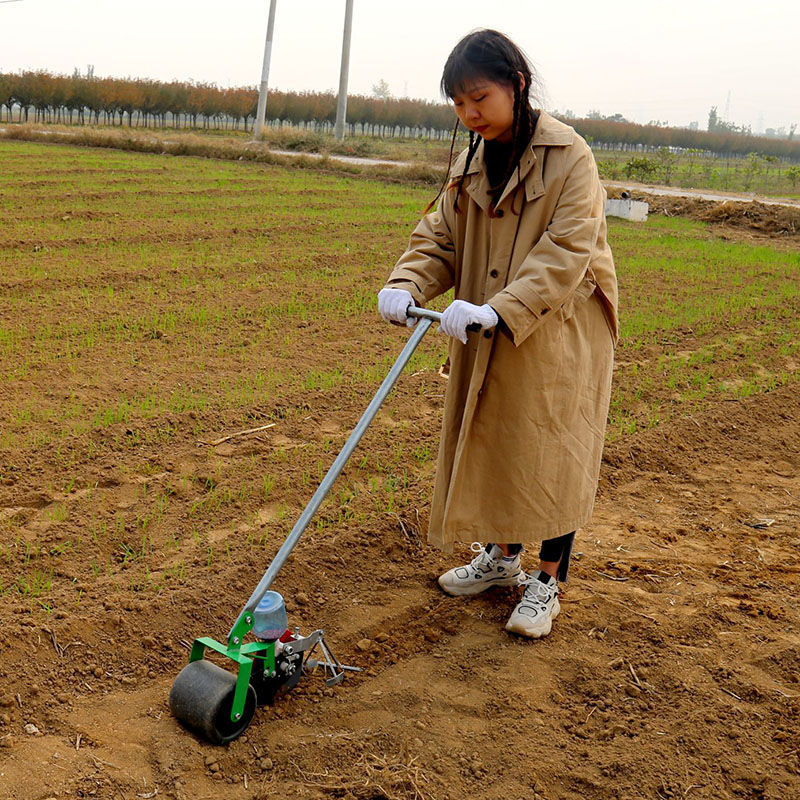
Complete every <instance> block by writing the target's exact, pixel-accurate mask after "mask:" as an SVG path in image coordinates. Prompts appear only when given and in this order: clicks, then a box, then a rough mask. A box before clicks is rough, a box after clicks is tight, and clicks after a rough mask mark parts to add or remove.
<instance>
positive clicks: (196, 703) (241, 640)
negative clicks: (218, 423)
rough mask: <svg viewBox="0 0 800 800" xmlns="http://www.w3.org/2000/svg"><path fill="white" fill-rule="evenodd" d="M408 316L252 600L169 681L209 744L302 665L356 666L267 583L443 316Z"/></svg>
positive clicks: (417, 312)
mask: <svg viewBox="0 0 800 800" xmlns="http://www.w3.org/2000/svg"><path fill="white" fill-rule="evenodd" d="M408 315H409V316H411V317H416V318H417V319H418V320H419V322H418V323H417V325H416V327H415V328H414V331H413V333H412V334H411V337H410V339H409V340H408V342H407V343H406V345H405V347H404V348H403V350H402V352H401V353H400V355H399V356H398V358H397V360H396V361H395V363H394V365H393V366H392V368H391V369H390V370H389V374H388V375H387V376H386V378H384V380H383V383H382V384H381V386H380V388H379V389H378V391H377V393H376V394H375V396H374V397H373V398H372V401H371V402H370V404H369V406H367V409H366V411H365V412H364V414H363V415H362V417H361V419H360V420H359V421H358V424H357V425H356V427H355V428H354V430H353V432H352V433H351V434H350V436H349V437H348V439H347V441H346V442H345V445H344V447H343V448H342V450H341V452H340V453H339V455H338V456H337V457H336V460H335V461H334V462H333V464H332V465H331V467H330V469H329V470H328V472H327V474H326V475H325V477H324V478H323V480H322V483H321V484H320V485H319V488H318V489H317V490H316V492H314V495H313V497H312V498H311V500H310V501H309V503H308V505H307V506H306V508H305V510H304V511H303V513H302V514H301V515H300V518H299V519H298V520H297V522H296V523H295V526H294V527H293V528H292V530H291V532H290V533H289V536H288V537H287V538H286V541H285V542H284V543H283V545H282V546H281V548H280V549H279V550H278V552H277V554H276V555H275V558H274V559H273V560H272V563H271V564H270V565H269V568H268V569H267V571H266V572H265V573H264V576H263V577H262V578H261V580H260V581H259V583H258V586H256V588H255V589H254V590H253V593H252V594H251V595H250V599H249V600H248V601H247V603H245V605H244V608H243V609H242V610H241V611H240V612H239V616H238V617H237V619H236V622H235V623H234V624H233V627H232V628H231V630H230V633H229V634H228V640H227V643H226V644H222V643H221V642H217V641H215V640H214V639H211V638H209V637H207V636H203V637H201V638H199V639H195V641H194V644H193V645H192V651H191V655H190V656H189V663H188V664H187V665H186V666H185V667H184V668H183V669H182V670H181V672H180V673H179V675H178V677H177V678H176V679H175V681H174V683H173V684H172V689H171V690H170V693H169V705H170V709H171V710H172V713H173V715H174V716H175V717H176V718H177V720H178V721H179V722H180V723H181V724H183V725H185V726H186V727H187V728H190V729H191V730H193V731H195V732H196V733H199V734H200V735H201V736H204V737H205V738H206V739H208V740H209V741H210V742H213V743H214V744H225V743H226V742H230V741H232V740H233V739H236V737H238V736H240V735H241V734H242V733H243V732H244V730H245V729H246V728H247V726H248V725H249V724H250V722H251V721H252V719H253V715H254V714H255V710H256V707H257V706H260V705H264V704H270V705H271V704H272V703H273V701H274V699H275V697H276V695H277V694H278V693H279V692H283V691H286V690H288V689H291V688H293V687H294V686H296V685H297V683H298V681H299V680H300V678H301V677H302V676H303V674H304V673H305V672H306V671H307V670H311V669H313V668H315V667H322V668H323V669H324V672H325V675H326V676H327V678H326V681H325V682H326V684H327V685H328V686H332V685H334V684H337V683H339V682H340V681H341V680H342V679H343V678H344V675H345V672H346V671H359V668H358V667H348V666H344V665H342V664H340V663H339V662H338V661H337V659H336V657H335V656H334V655H333V653H332V652H331V650H330V648H329V647H328V645H327V643H326V642H325V638H324V634H323V631H322V630H316V631H314V632H313V633H310V634H309V635H308V636H301V635H300V630H299V628H295V629H294V631H291V630H289V629H288V621H287V616H286V607H285V605H284V601H283V597H282V596H281V595H280V594H279V593H278V592H274V591H269V587H270V586H271V585H272V582H273V581H274V580H275V578H276V577H277V575H278V572H279V571H280V569H281V567H282V566H283V565H284V564H285V563H286V559H287V558H288V557H289V554H290V553H291V552H292V550H293V549H294V546H295V545H296V544H297V541H298V539H299V538H300V536H301V535H302V533H303V531H304V530H305V529H306V527H307V526H308V524H309V522H310V521H311V519H312V517H313V516H314V514H315V513H316V511H317V509H318V508H319V506H320V505H321V504H322V501H323V500H324V499H325V497H326V496H327V494H328V492H329V491H330V490H331V487H332V486H333V484H334V482H335V481H336V479H337V478H338V477H339V474H340V473H341V471H342V470H343V469H344V466H345V464H346V463H347V461H348V459H349V458H350V456H351V455H352V453H353V451H354V450H355V448H356V446H357V445H358V443H359V441H360V440H361V437H362V436H363V435H364V432H365V431H366V430H367V428H368V427H369V425H370V423H371V422H372V420H373V419H374V418H375V415H376V414H377V412H378V409H379V408H380V407H381V405H382V404H383V401H384V400H385V399H386V397H387V395H388V394H389V392H390V391H391V390H392V387H393V386H394V384H395V383H396V381H397V379H398V377H399V376H400V373H401V372H402V371H403V368H404V367H405V366H406V364H407V363H408V361H409V359H410V358H411V356H412V354H413V353H414V351H415V350H416V349H417V346H418V345H419V343H420V342H421V341H422V338H423V336H425V334H426V332H427V331H428V328H430V326H431V324H432V323H433V322H439V321H440V319H441V314H439V313H438V312H436V311H428V310H427V309H424V308H416V307H410V308H409V309H408ZM479 329H480V326H477V325H476V326H470V330H479ZM249 634H252V640H251V641H248V642H246V641H245V639H246V638H247V637H248V635H249ZM317 648H319V650H320V651H321V656H322V658H321V659H314V658H312V657H311V656H312V654H313V653H314V651H315V650H316V649H317ZM209 649H210V650H213V651H215V652H217V653H219V654H221V655H223V656H225V657H226V658H228V659H230V660H231V661H233V662H234V663H235V664H236V669H237V671H236V674H235V675H234V674H233V673H231V672H229V671H228V670H225V669H222V667H219V666H217V665H216V664H214V663H212V662H211V661H208V660H207V659H205V658H204V657H203V656H204V655H205V653H206V650H209Z"/></svg>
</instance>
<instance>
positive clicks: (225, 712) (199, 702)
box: [169, 659, 256, 744]
mask: <svg viewBox="0 0 800 800" xmlns="http://www.w3.org/2000/svg"><path fill="white" fill-rule="evenodd" d="M235 688H236V676H235V675H233V674H231V673H230V672H228V671H227V670H224V669H222V667H218V666H217V665H216V664H212V663H211V662H210V661H207V660H206V659H201V660H200V661H192V662H191V663H189V664H187V665H186V666H185V667H184V668H183V669H182V670H181V671H180V673H179V674H178V677H177V678H175V682H174V683H173V684H172V689H170V693H169V707H170V710H171V711H172V713H173V715H174V716H175V718H176V719H177V720H178V722H180V723H181V725H184V726H186V727H187V728H190V729H191V730H193V731H195V732H196V733H199V734H200V735H201V736H204V737H205V738H206V739H208V740H209V741H210V742H212V743H213V744H226V743H227V742H231V741H233V740H234V739H235V738H236V737H237V736H241V735H242V733H244V730H245V728H247V726H248V725H249V724H250V722H251V721H252V719H253V714H255V711H256V693H255V690H254V689H253V687H252V686H251V685H249V686H248V687H247V698H246V700H245V704H244V710H243V712H242V717H241V719H239V720H236V721H235V722H234V721H233V720H231V706H232V705H233V693H234V690H235Z"/></svg>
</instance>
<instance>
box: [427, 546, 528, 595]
mask: <svg viewBox="0 0 800 800" xmlns="http://www.w3.org/2000/svg"><path fill="white" fill-rule="evenodd" d="M469 549H470V550H472V552H473V553H477V554H478V555H477V556H475V558H473V559H472V561H471V562H470V563H469V564H465V565H464V566H463V567H453V569H451V570H448V571H447V572H445V573H444V575H440V576H439V586H441V587H442V589H443V590H444V591H445V592H447V594H452V595H454V596H455V597H462V596H464V595H468V594H478V593H479V592H482V591H484V590H485V589H491V588H492V587H493V586H516V585H517V584H518V583H519V579H520V578H522V577H524V576H525V573H524V572H523V571H522V570H521V569H520V567H519V561H520V554H519V553H517V555H516V556H514V560H513V561H503V551H502V550H501V549H500V548H499V547H498V546H497V545H496V544H493V545H491V547H489V549H488V550H486V549H485V548H484V547H483V546H482V545H481V543H480V542H473V543H472V544H471V545H470V548H469Z"/></svg>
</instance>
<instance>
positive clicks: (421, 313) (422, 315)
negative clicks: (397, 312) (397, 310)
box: [406, 306, 482, 333]
mask: <svg viewBox="0 0 800 800" xmlns="http://www.w3.org/2000/svg"><path fill="white" fill-rule="evenodd" d="M406 315H407V316H409V317H415V318H416V319H429V320H430V321H431V322H441V321H442V315H441V312H439V311H431V310H430V309H427V308H420V307H419V306H409V307H408V308H407V309H406ZM467 330H468V331H472V332H473V333H476V332H477V331H480V330H482V327H481V326H480V325H479V324H478V323H477V322H472V323H470V324H469V325H467Z"/></svg>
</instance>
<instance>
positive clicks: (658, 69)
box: [0, 0, 800, 132]
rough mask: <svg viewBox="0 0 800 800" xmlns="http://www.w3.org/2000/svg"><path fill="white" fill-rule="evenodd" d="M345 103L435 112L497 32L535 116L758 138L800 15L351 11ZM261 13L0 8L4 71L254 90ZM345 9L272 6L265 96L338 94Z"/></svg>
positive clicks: (786, 71) (673, 5) (172, 4)
mask: <svg viewBox="0 0 800 800" xmlns="http://www.w3.org/2000/svg"><path fill="white" fill-rule="evenodd" d="M354 5H355V11H354V16H353V42H352V51H351V59H350V84H349V92H350V93H351V94H371V90H372V86H373V85H374V84H375V83H377V82H378V80H380V79H381V78H383V79H384V80H385V81H386V82H387V83H388V84H389V88H390V91H391V92H392V94H393V95H395V96H397V97H403V96H406V95H407V96H409V97H421V98H426V99H430V100H439V99H440V97H439V89H438V85H439V78H440V76H441V70H442V66H443V64H444V61H445V59H446V58H447V54H448V53H449V52H450V50H451V48H452V47H453V45H454V44H455V43H456V42H457V41H458V39H460V38H461V36H463V35H464V34H465V33H467V32H469V31H470V30H472V29H474V28H478V27H493V28H497V29H498V30H501V31H503V32H504V33H506V34H508V35H509V36H510V37H511V38H512V39H514V40H515V41H516V42H517V43H518V44H519V45H521V46H522V47H523V49H524V50H525V51H526V52H527V54H528V55H529V56H530V58H531V60H532V61H533V63H534V65H535V67H536V68H537V69H538V71H539V74H540V77H541V79H542V81H543V83H544V86H545V89H546V96H545V97H544V100H543V102H542V103H540V105H542V106H543V107H544V108H548V109H550V110H553V109H558V110H560V111H564V110H566V109H571V110H572V111H574V112H575V113H576V114H577V115H579V116H581V115H584V114H586V113H587V112H588V111H589V110H592V109H596V110H598V111H600V112H601V113H603V114H614V113H617V112H619V113H621V114H623V115H624V116H625V117H626V118H628V119H630V120H632V121H635V122H642V123H646V122H648V121H649V120H652V119H658V120H662V121H668V122H669V124H671V125H686V124H688V123H689V122H691V121H693V120H696V121H697V122H699V124H700V128H701V129H705V127H706V123H707V120H708V111H709V109H710V108H711V106H712V105H713V106H717V109H718V112H719V114H720V116H722V117H723V118H724V117H725V110H726V107H727V108H729V113H728V117H727V118H728V119H729V120H730V121H731V122H734V123H736V124H739V125H741V124H749V125H751V126H752V128H753V131H754V132H758V131H760V130H763V129H765V128H778V127H781V126H784V127H787V128H788V126H789V125H790V124H791V123H793V122H800V47H798V36H799V35H800V34H799V32H800V2H798V0H761V2H759V3H752V2H749V3H744V2H740V3H731V2H729V3H721V2H717V1H716V0H714V1H713V2H712V1H711V0H671V2H669V3H653V2H648V0H639V1H638V2H632V0H619V2H614V1H613V0H607V1H606V2H602V0H592V1H591V2H589V0H565V2H553V0H551V2H534V1H533V0H505V1H504V0H491V2H490V1H489V0H483V2H478V0H460V1H459V2H450V1H449V0H392V2H387V1H386V0H355V4H354ZM268 7H269V0H228V1H227V2H223V1H222V0H193V2H189V1H188V0H158V1H156V0H129V1H128V2H125V1H124V0H105V1H104V2H101V0H19V2H0V72H17V71H19V70H24V69H44V70H48V71H51V72H59V73H65V74H71V73H72V71H73V69H74V68H75V67H79V68H80V69H81V71H84V72H85V70H86V65H87V64H93V65H94V70H95V75H96V76H98V77H100V76H107V75H108V76H115V77H126V76H131V77H142V78H153V79H158V80H171V79H178V80H193V81H198V82H205V83H216V84H217V85H219V86H256V85H257V84H258V82H259V81H260V76H261V61H262V56H263V47H264V38H265V33H266V24H267V11H268ZM344 8H345V2H344V0H278V6H277V16H276V24H275V38H274V44H273V52H272V63H271V68H270V81H269V83H270V87H272V88H278V89H284V90H320V91H324V90H327V89H333V90H335V89H336V88H337V87H338V83H339V59H340V57H341V46H342V24H343V19H344Z"/></svg>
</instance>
